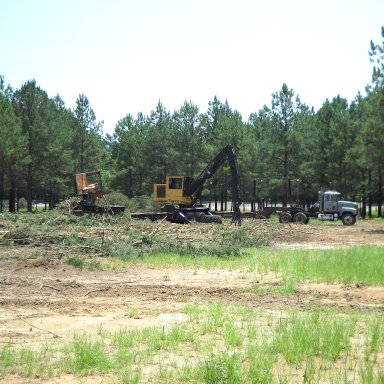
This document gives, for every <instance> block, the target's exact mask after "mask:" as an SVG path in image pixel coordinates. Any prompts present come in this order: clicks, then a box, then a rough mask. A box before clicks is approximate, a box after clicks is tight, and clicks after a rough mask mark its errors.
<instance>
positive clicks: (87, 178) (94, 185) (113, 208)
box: [72, 171, 125, 214]
mask: <svg viewBox="0 0 384 384" xmlns="http://www.w3.org/2000/svg"><path fill="white" fill-rule="evenodd" d="M73 179H74V184H75V193H76V195H77V197H78V200H77V202H76V203H75V204H74V206H73V207H72V211H73V213H76V214H81V213H85V212H87V213H98V214H103V213H112V214H116V213H120V212H123V211H124V209H125V207H124V206H120V205H106V204H104V205H99V204H98V201H97V200H99V199H101V198H103V197H104V196H105V192H104V191H103V189H102V184H101V172H100V171H91V172H83V173H76V174H75V175H73Z"/></svg>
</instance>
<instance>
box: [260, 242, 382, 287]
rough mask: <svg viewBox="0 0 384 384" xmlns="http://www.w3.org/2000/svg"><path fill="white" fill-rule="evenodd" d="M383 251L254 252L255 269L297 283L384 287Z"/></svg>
mask: <svg viewBox="0 0 384 384" xmlns="http://www.w3.org/2000/svg"><path fill="white" fill-rule="evenodd" d="M383 255H384V248H383V247H379V246H365V247H354V248H342V249H327V250H280V251H273V252H268V254H267V253H266V252H265V251H264V252H257V251H255V252H254V258H255V261H256V269H257V270H261V271H263V272H267V271H275V272H281V273H282V274H283V276H285V277H288V278H291V279H293V280H296V281H303V280H307V279H308V280H312V281H313V280H314V281H323V282H328V283H344V284H349V283H361V282H364V283H366V284H369V285H374V284H379V285H380V284H384V268H382V265H383V264H382V263H383V257H384V256H383Z"/></svg>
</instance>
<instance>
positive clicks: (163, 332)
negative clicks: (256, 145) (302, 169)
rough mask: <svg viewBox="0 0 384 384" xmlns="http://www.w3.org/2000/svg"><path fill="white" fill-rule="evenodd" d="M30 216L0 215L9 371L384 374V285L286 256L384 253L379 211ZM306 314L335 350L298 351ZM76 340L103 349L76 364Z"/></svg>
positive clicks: (1, 367) (28, 378) (4, 358)
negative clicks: (302, 218)
mask: <svg viewBox="0 0 384 384" xmlns="http://www.w3.org/2000/svg"><path fill="white" fill-rule="evenodd" d="M26 216H27V215H26ZM33 220H34V221H32V222H28V220H27V219H22V220H21V221H20V220H15V219H10V218H9V217H7V216H6V217H3V218H2V219H1V221H0V226H1V228H0V229H1V236H2V240H1V241H0V244H1V245H0V375H1V376H0V381H1V380H4V382H7V383H25V382H28V383H40V382H47V383H67V382H68V383H69V382H74V381H75V382H80V383H99V382H100V383H101V382H103V383H117V382H127V383H128V382H142V383H145V382H153V383H157V382H164V383H167V382H180V383H181V382H207V383H220V382H222V383H224V382H233V383H236V382H239V383H240V382H265V383H267V382H287V383H291V382H324V383H326V382H330V381H332V382H340V383H341V382H343V383H345V382H351V383H352V382H367V383H368V382H378V383H379V382H383V381H381V380H384V372H383V371H381V367H382V366H384V352H383V346H384V343H383V339H384V335H383V332H384V324H383V321H382V315H383V310H384V284H383V283H382V282H380V281H379V282H375V280H373V281H372V282H369V281H368V280H367V279H365V278H364V279H361V278H360V277H359V274H356V275H355V276H356V277H353V276H352V277H351V278H350V280H348V281H342V279H341V280H339V281H337V279H336V280H334V281H333V280H332V279H333V278H332V277H331V278H323V277H305V276H307V275H306V273H310V272H308V271H306V272H303V273H304V275H303V276H304V277H300V276H297V275H295V273H294V272H292V273H288V272H287V271H288V269H289V268H290V267H289V266H288V267H287V269H285V266H284V265H285V264H284V263H286V262H287V261H286V260H288V261H289V260H293V259H295V258H296V259H298V258H299V259H302V261H300V260H296V261H295V262H297V263H298V264H297V266H296V264H295V266H293V268H297V269H299V266H300V263H302V264H306V263H308V264H310V263H313V262H314V259H316V258H319V259H321V258H324V257H327V255H328V256H329V257H330V258H333V259H336V260H337V258H343V257H344V258H347V257H349V254H351V253H353V254H355V255H356V256H354V258H353V260H356V258H357V259H358V258H359V255H360V254H361V255H362V257H364V258H367V257H368V256H369V255H370V254H372V255H373V257H375V260H376V259H377V258H380V256H382V257H383V258H384V222H383V221H381V220H372V221H359V222H358V223H357V225H355V226H351V227H346V226H343V225H341V224H338V223H336V224H334V223H317V222H315V221H313V222H311V223H310V224H308V225H293V224H292V225H286V226H282V225H281V224H279V223H277V222H276V221H265V220H246V221H245V222H244V224H243V226H242V227H241V229H240V228H234V227H231V226H230V224H229V222H225V223H224V225H223V226H219V227H218V226H217V225H210V224H195V225H192V226H180V225H177V224H171V223H168V222H165V221H163V222H155V223H152V222H142V221H128V220H123V219H119V220H117V221H114V220H113V219H108V220H105V219H100V220H98V219H96V218H95V219H93V221H92V222H91V223H90V222H89V220H88V219H82V218H76V219H75V220H72V219H70V218H67V217H65V216H62V215H59V214H57V215H56V216H54V215H51V216H50V217H49V220H47V219H39V220H41V221H37V222H36V219H33ZM82 220H84V221H82ZM87 220H88V221H87ZM242 242H243V243H244V249H243V250H242V251H241V254H236V252H237V251H236V249H237V250H238V249H239V247H236V245H238V244H241V243H242ZM367 246H368V247H367ZM209 247H210V248H211V250H213V251H212V252H213V253H214V250H215V249H218V252H219V249H220V248H221V249H223V250H224V251H223V254H222V255H221V257H216V256H214V255H213V254H209V252H207V249H208V248H209ZM231 247H232V248H231ZM356 247H357V248H356ZM173 250H174V252H175V254H173V255H171V256H169V252H172V251H173ZM199 250H201V255H199V254H198V252H199ZM334 252H340V253H334ZM282 254H283V255H284V257H285V259H286V260H285V261H284V260H282V258H281V255H282ZM111 255H112V256H111ZM191 255H192V256H191ZM275 259H276V260H277V261H276V263H275V262H274V260H275ZM306 259H307V260H308V262H306ZM353 262H354V261H353ZM362 262H363V263H364V260H363V261H362ZM278 263H280V264H278ZM320 263H321V260H320ZM351 263H352V261H351ZM319 265H320V264H319ZM381 265H383V264H381ZM300 268H301V267H300ZM316 268H317V267H316ZM319 269H320V267H319ZM376 269H380V268H376ZM374 272H375V271H372V273H370V275H372V276H374V275H375V273H374ZM308 276H310V275H308ZM377 279H379V280H380V274H379V277H378V278H377ZM303 319H306V320H305V322H303V323H301V321H303ZM322 324H323V325H324V324H325V325H326V329H322ZM367 324H370V325H369V326H368V325H367ZM334 325H335V326H336V325H338V326H339V328H340V329H335V330H333V328H332V327H333V326H334ZM300 327H302V328H300ZM308 327H309V328H311V329H317V330H318V332H319V334H318V335H317V336H316V340H320V341H319V343H320V344H321V343H323V344H326V345H328V346H329V347H331V345H333V343H334V340H335V339H337V337H339V336H340V335H339V334H340V333H342V334H343V335H342V336H340V338H342V337H344V339H342V340H341V341H340V343H339V344H337V343H336V344H337V345H335V346H334V348H335V351H333V352H332V351H325V349H326V347H325V346H324V345H321V346H319V349H316V350H311V349H308V350H306V349H304V350H302V348H303V343H304V341H303V342H302V343H301V344H300V345H295V343H296V342H297V340H298V339H300V338H301V337H304V339H305V338H307V339H310V338H311V337H315V336H314V335H312V333H310V334H307V333H306V332H308V331H309V330H308V329H307V328H308ZM296 328H297V329H296ZM300 329H301V330H300ZM156 332H158V334H157V333H156ZM321 332H323V334H322V333H321ZM333 332H335V333H333ZM343 332H344V333H345V332H347V333H348V332H349V333H348V334H344V333H343ZM176 333H177V334H178V336H177V335H175V334H176ZM296 334H297V337H294V335H296ZM146 335H147V336H146ZM327 335H331V338H330V339H329V340H328V341H327V337H328V336H327ZM337 335H339V336H337ZM128 336H129V337H128ZM283 337H285V338H283ZM122 340H123V341H122ZM124 340H125V341H124ZM321 340H322V341H321ZM332 340H333V341H332ZM124 343H126V344H124ZM152 343H154V344H155V345H152ZM311 344H312V345H315V344H316V343H315V342H314V341H313V340H312V341H311ZM124 345H125V349H124V347H123V346H124ZM282 345H292V348H293V350H292V351H291V352H289V351H287V350H285V349H283V347H282ZM79 348H80V349H79ZM81 348H83V349H81ZM87 348H88V349H87ZM308 348H309V347H308ZM323 350H324V351H325V352H322V351H323ZM23 351H24V352H23ZM79 351H80V352H79ZM81 351H83V353H84V354H85V355H87V353H88V354H91V355H92V353H91V352H90V351H93V352H94V353H95V355H97V356H98V357H94V356H93V357H92V356H91V357H89V356H88V358H89V359H88V360H86V356H85V357H84V356H83V358H84V359H85V360H84V363H81V362H80V361H79V358H81V353H82V352H81ZM87 351H88V352H87ZM124 351H125V352H124ZM120 354H123V355H124V356H125V357H126V359H127V361H126V362H125V363H124V359H123V358H122V357H121V355H120ZM131 354H133V355H134V356H131ZM128 355H129V358H128V357H127V356H128ZM103 359H104V360H105V361H104V360H103ZM103 361H104V363H103ZM44 367H48V368H44ZM236 371H237V372H239V373H238V374H236V373H234V372H236ZM240 372H246V373H241V374H240Z"/></svg>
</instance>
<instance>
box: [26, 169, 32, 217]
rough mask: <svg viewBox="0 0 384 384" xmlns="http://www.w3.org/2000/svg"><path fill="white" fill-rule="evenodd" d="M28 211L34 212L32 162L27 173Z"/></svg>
mask: <svg viewBox="0 0 384 384" xmlns="http://www.w3.org/2000/svg"><path fill="white" fill-rule="evenodd" d="M27 212H32V164H29V165H28V174H27Z"/></svg>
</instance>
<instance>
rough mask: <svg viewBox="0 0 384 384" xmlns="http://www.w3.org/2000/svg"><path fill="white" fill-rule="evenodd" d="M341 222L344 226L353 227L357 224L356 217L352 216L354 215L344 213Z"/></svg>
mask: <svg viewBox="0 0 384 384" xmlns="http://www.w3.org/2000/svg"><path fill="white" fill-rule="evenodd" d="M341 221H342V222H343V224H344V225H353V224H355V223H356V216H354V215H352V213H344V215H343V216H342V218H341Z"/></svg>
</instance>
